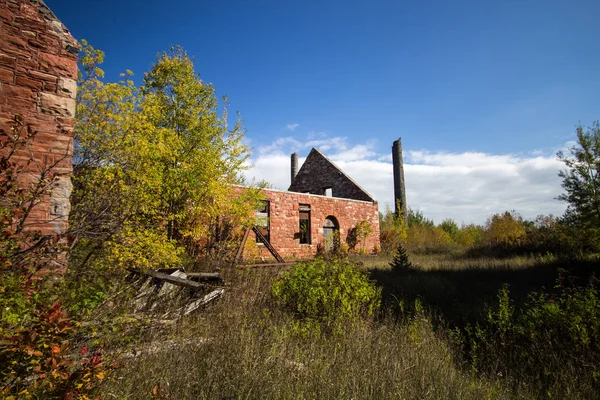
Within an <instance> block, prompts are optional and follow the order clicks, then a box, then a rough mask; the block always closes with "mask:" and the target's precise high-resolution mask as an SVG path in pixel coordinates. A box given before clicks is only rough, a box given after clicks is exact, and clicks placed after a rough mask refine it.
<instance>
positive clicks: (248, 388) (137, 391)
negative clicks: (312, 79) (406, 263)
mask: <svg viewBox="0 0 600 400" xmlns="http://www.w3.org/2000/svg"><path fill="white" fill-rule="evenodd" d="M390 260H391V258H384V257H362V258H360V259H358V260H356V259H355V261H362V263H363V268H365V269H366V270H368V271H369V272H370V277H371V279H373V280H375V281H376V283H377V285H379V286H381V287H382V288H383V296H384V307H383V309H382V313H381V315H379V316H378V317H374V318H361V319H359V322H358V323H354V324H347V326H346V329H344V330H342V332H341V333H336V334H331V335H330V334H327V333H326V332H327V331H320V332H319V331H316V332H317V333H315V332H311V331H310V330H307V331H302V330H298V329H297V327H298V326H297V325H296V324H295V319H294V316H293V315H292V314H289V313H287V312H286V311H284V310H283V309H282V308H280V307H278V306H277V304H276V303H275V302H274V300H273V297H272V292H271V287H272V283H273V282H274V281H275V280H276V279H277V277H278V276H279V275H280V274H282V273H285V272H286V271H285V269H277V268H263V269H252V270H249V269H246V270H239V269H238V270H227V271H225V274H226V276H225V280H226V281H227V282H231V287H230V290H228V292H227V295H226V296H225V298H223V299H222V300H221V301H220V302H219V303H217V304H215V305H214V306H212V307H210V308H208V309H206V310H203V311H202V312H201V313H199V314H198V315H197V316H196V317H194V318H190V319H184V320H181V321H180V322H179V323H178V324H176V325H175V326H170V327H169V326H167V327H163V328H159V327H158V325H157V326H155V327H153V328H152V329H150V330H149V331H148V332H146V333H145V335H144V336H143V337H142V338H141V340H140V344H139V345H138V346H137V348H136V355H135V356H132V357H130V358H129V359H127V361H125V363H124V365H123V367H122V368H121V369H120V370H118V371H117V372H116V373H114V374H113V375H112V376H111V378H110V380H109V381H108V382H107V383H106V384H105V385H104V387H103V388H102V391H103V393H102V395H103V397H107V398H111V397H112V398H123V399H146V398H149V397H152V396H154V397H155V398H164V399H166V398H169V399H197V398H198V399H203V398H275V399H287V398H303V399H304V398H307V399H313V398H314V399H316V398H319V399H321V398H324V399H329V398H336V399H346V398H348V399H350V398H353V399H372V398H457V399H458V398H460V399H469V398H477V399H480V398H494V399H496V398H511V399H512V398H540V397H545V398H564V396H567V397H569V398H594V397H598V396H595V395H594V394H595V387H596V385H597V378H596V377H594V376H591V375H590V374H591V373H592V372H593V371H596V369H593V371H592V369H589V368H587V369H586V367H585V365H583V366H578V365H577V362H578V361H577V360H584V361H585V362H586V363H589V362H595V361H593V360H597V359H598V358H597V357H598V356H597V354H598V353H597V352H596V350H594V349H596V348H597V345H596V344H595V343H596V341H597V340H598V339H599V338H600V332H598V329H597V328H598V326H600V325H598V324H597V323H596V322H594V323H593V324H591V323H589V322H588V323H587V324H586V325H585V326H586V329H587V330H586V332H588V333H589V335H588V333H586V335H588V336H585V335H584V336H581V335H580V336H575V337H576V338H577V340H579V338H580V337H585V338H588V337H589V339H590V340H591V342H590V343H591V345H588V344H586V345H585V346H587V347H585V348H584V347H582V348H583V349H584V351H583V353H582V352H580V353H581V354H582V355H583V356H581V357H580V356H579V354H580V353H577V354H575V355H574V356H572V354H571V355H570V353H572V352H570V351H569V349H568V348H566V349H565V348H564V347H565V346H566V347H569V346H571V343H572V342H573V343H575V342H574V339H573V340H571V339H569V338H568V337H563V336H564V335H562V334H561V333H560V332H563V331H564V329H566V328H565V327H567V328H568V327H572V326H575V327H577V326H580V325H577V324H572V323H571V319H572V318H570V317H569V315H575V316H576V317H577V316H578V315H580V314H581V315H588V316H589V315H591V316H594V319H590V318H589V317H586V318H587V320H590V321H592V320H593V321H599V320H600V317H598V313H600V310H598V309H597V304H600V302H598V301H597V298H595V299H596V300H594V301H595V302H592V303H590V302H589V301H587V300H586V302H583V300H582V301H579V300H578V299H580V298H581V299H584V300H585V299H590V298H589V297H585V296H583V297H581V296H579V295H578V294H577V292H568V293H574V294H573V296H575V297H573V299H575V300H576V301H575V302H572V301H571V300H570V299H571V298H569V297H561V298H562V299H565V301H566V302H564V304H566V305H569V306H565V307H563V308H564V309H565V310H567V311H568V312H567V311H565V312H562V311H560V310H562V309H563V308H558V309H557V308H555V307H553V306H552V303H549V305H547V304H546V303H547V300H548V299H550V300H553V299H557V297H552V295H550V294H549V295H548V296H550V297H543V298H542V297H539V296H538V297H536V298H537V299H540V300H539V301H537V302H536V303H532V302H531V301H528V299H531V296H529V295H528V294H529V293H531V292H532V291H540V290H542V291H543V292H551V291H552V288H553V286H554V282H555V279H556V269H557V266H559V265H561V266H567V267H569V268H571V269H572V270H573V271H579V272H582V271H587V273H588V274H589V273H591V271H593V270H594V268H596V269H597V267H598V265H597V262H596V261H595V260H588V261H585V262H583V261H581V260H579V261H576V260H571V261H569V260H562V259H557V258H554V257H551V256H548V257H514V258H504V259H486V258H477V259H474V258H460V257H457V256H456V255H436V256H429V257H424V256H414V255H413V256H412V257H411V261H412V263H413V265H414V266H413V268H411V269H409V270H408V271H402V272H400V273H399V272H397V271H392V270H391V268H390V267H389V265H388V263H389V261H390ZM286 269H289V267H288V268H286ZM582 281H583V280H582ZM506 284H508V286H505V285H506ZM503 287H508V288H510V292H508V291H505V293H510V298H509V299H508V300H506V301H505V303H506V302H508V303H506V304H510V310H514V311H511V312H510V313H505V312H503V311H502V309H500V311H499V310H498V309H497V308H494V307H495V306H494V305H495V304H497V303H498V298H499V297H498V293H499V290H500V289H501V288H503ZM543 288H546V289H543ZM574 290H575V289H574ZM501 293H502V292H501ZM582 293H583V292H582ZM585 293H592V292H585ZM577 296H579V297H577ZM553 301H556V300H553ZM590 301H591V300H590ZM503 304H504V303H503ZM561 304H562V303H561ZM570 304H575V305H577V307H579V305H584V304H592V306H586V307H587V308H585V309H584V311H585V312H586V313H588V314H582V313H579V311H577V312H576V313H574V311H569V310H578V309H579V308H573V307H571V306H570ZM490 307H491V308H490ZM528 307H529V308H528ZM490 310H492V311H490ZM536 310H537V311H540V310H541V311H543V312H544V313H543V314H541V315H546V316H547V318H546V317H544V318H541V317H540V318H538V317H536V319H532V318H533V317H531V318H530V317H528V318H529V319H522V317H520V316H521V315H525V314H524V313H527V312H529V314H527V315H536V316H537V315H540V314H538V313H537V311H536ZM555 310H558V311H556V312H559V313H560V314H556V315H558V316H560V317H561V318H560V321H562V322H561V324H558V325H557V324H555V319H554V315H555V314H553V313H554V311H555ZM534 311H535V313H534V314H531V312H534ZM490 312H492V314H490ZM494 313H495V314H494ZM505 314H506V315H508V317H506V318H505V317H504V315H505ZM490 315H492V317H493V318H492V319H490ZM496 315H497V316H498V317H497V318H496V317H494V316H496ZM563 317H564V318H563ZM496 321H500V322H501V323H496ZM532 321H534V322H535V321H538V322H535V323H533V322H532ZM507 326H508V327H511V328H510V329H512V330H507V328H506V327H507ZM525 328H527V329H528V330H527V329H525ZM568 329H570V328H568ZM507 332H510V335H509V334H508V333H507ZM538 334H539V335H543V336H542V337H543V338H544V341H538V340H537V339H535V335H538ZM523 335H525V336H523ZM531 335H533V336H531ZM508 339H511V340H508ZM586 340H587V339H586ZM527 341H529V342H530V343H529V342H527ZM526 342H527V343H529V345H527V346H525V345H524V344H525V343H526ZM577 343H579V342H577ZM586 343H587V342H586ZM549 344H550V345H552V346H550V345H549ZM554 344H556V346H554ZM563 344H564V345H563ZM553 346H554V347H553ZM580 347H581V346H580ZM586 349H591V350H589V351H588V350H586ZM545 351H546V352H547V353H544V352H545ZM590 351H591V352H592V353H590V354H588V353H589V352H590ZM586 352H587V353H586ZM584 353H585V354H584ZM567 355H568V356H569V357H570V358H569V357H567ZM517 356H518V357H517ZM519 357H520V358H519ZM517 359H518V360H521V361H519V362H516V361H515V360H517ZM590 360H592V361H590ZM567 361H568V362H567ZM563 364H564V365H563ZM586 365H587V364H586ZM525 366H526V368H525ZM553 371H554V372H553ZM589 371H592V372H589ZM588 375H590V376H588ZM549 385H552V388H551V389H549Z"/></svg>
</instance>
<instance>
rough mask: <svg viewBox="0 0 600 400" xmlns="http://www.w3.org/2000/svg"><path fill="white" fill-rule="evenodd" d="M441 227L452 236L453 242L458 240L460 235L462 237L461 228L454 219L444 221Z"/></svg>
mask: <svg viewBox="0 0 600 400" xmlns="http://www.w3.org/2000/svg"><path fill="white" fill-rule="evenodd" d="M439 227H440V228H441V229H442V230H443V231H444V232H446V233H447V234H448V235H450V238H451V239H452V240H455V241H456V240H458V238H459V235H460V228H459V227H458V225H457V224H456V222H454V220H453V219H451V218H446V219H445V220H443V221H442V223H441V224H440V225H439Z"/></svg>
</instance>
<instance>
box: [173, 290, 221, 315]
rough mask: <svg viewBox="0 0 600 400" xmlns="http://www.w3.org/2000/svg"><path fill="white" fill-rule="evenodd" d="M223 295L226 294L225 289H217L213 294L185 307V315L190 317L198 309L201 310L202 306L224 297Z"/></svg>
mask: <svg viewBox="0 0 600 400" xmlns="http://www.w3.org/2000/svg"><path fill="white" fill-rule="evenodd" d="M223 293H225V289H216V290H213V291H212V292H210V293H208V294H207V295H205V296H204V297H202V298H201V299H198V300H196V301H193V302H191V303H189V304H188V305H186V306H185V307H184V310H183V315H188V314H190V313H191V312H192V311H195V310H197V309H198V308H200V307H201V306H204V305H206V304H208V303H210V302H211V301H213V300H216V299H218V298H219V297H221V296H222V295H223Z"/></svg>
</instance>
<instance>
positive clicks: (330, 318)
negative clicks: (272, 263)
mask: <svg viewBox="0 0 600 400" xmlns="http://www.w3.org/2000/svg"><path fill="white" fill-rule="evenodd" d="M272 291H273V295H274V297H275V299H276V301H277V302H278V303H279V304H281V305H283V306H284V307H285V308H286V309H288V310H291V311H292V312H293V313H294V315H295V316H296V317H298V318H299V319H300V320H302V321H305V322H307V323H309V324H314V323H315V322H317V323H320V324H322V325H324V326H326V327H329V328H333V329H337V328H339V327H340V323H341V322H352V321H355V320H357V319H358V318H360V317H361V316H368V315H373V313H374V312H375V311H376V310H377V309H378V307H379V305H380V303H381V289H380V288H378V287H376V286H375V284H374V283H372V282H370V281H369V279H368V277H367V274H366V273H365V272H363V271H361V270H360V269H359V268H358V266H357V265H355V264H353V263H351V262H350V261H348V260H347V259H342V258H333V259H331V260H325V259H323V258H320V257H319V258H317V259H315V260H312V261H308V262H303V263H300V264H299V265H297V266H296V267H295V268H294V269H293V270H292V271H290V272H289V273H287V274H286V275H284V276H283V277H282V278H281V279H279V280H277V281H276V282H275V283H274V284H273V288H272Z"/></svg>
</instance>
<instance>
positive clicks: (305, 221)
mask: <svg viewBox="0 0 600 400" xmlns="http://www.w3.org/2000/svg"><path fill="white" fill-rule="evenodd" d="M299 210H300V217H299V218H300V221H299V222H300V244H310V205H308V204H300V207H299Z"/></svg>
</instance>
